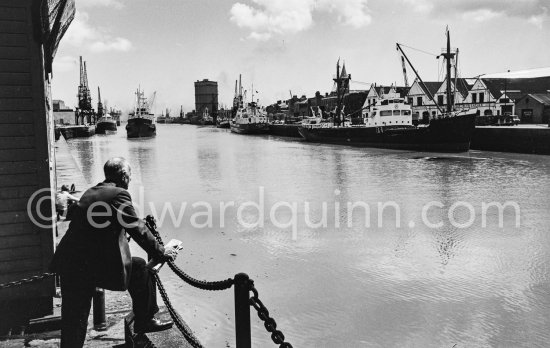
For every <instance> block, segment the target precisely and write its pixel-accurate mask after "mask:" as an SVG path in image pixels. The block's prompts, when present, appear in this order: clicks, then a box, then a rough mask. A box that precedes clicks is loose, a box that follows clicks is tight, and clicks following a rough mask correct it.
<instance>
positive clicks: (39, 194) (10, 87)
mask: <svg viewBox="0 0 550 348" xmlns="http://www.w3.org/2000/svg"><path fill="white" fill-rule="evenodd" d="M74 14H75V5H74V0H68V1H55V0H53V1H47V2H44V1H40V0H6V1H2V2H1V4H0V22H1V23H2V24H1V25H0V52H2V53H1V56H0V68H1V71H2V74H0V88H1V90H2V95H1V96H0V98H1V102H0V124H1V125H0V129H1V130H2V131H1V132H0V168H2V169H1V170H0V283H6V282H11V281H16V280H20V279H22V278H28V277H30V276H34V275H39V274H42V273H43V272H47V271H48V267H49V264H50V261H51V258H52V256H53V252H54V235H55V234H54V223H53V221H52V220H51V218H53V216H55V214H54V213H55V209H54V208H55V206H54V205H52V204H51V202H52V201H54V200H55V198H54V195H53V193H54V192H52V191H54V190H51V188H54V187H55V179H54V176H55V174H54V173H55V172H54V170H55V162H54V158H55V156H54V152H53V151H54V147H53V141H54V129H53V114H52V109H51V105H52V100H51V95H50V80H49V79H50V77H51V72H52V62H53V58H54V55H55V52H56V50H57V46H58V44H59V42H60V40H61V37H62V36H63V34H64V33H65V31H66V30H67V28H68V27H69V24H70V23H71V21H72V19H73V18H74ZM33 197H34V198H33ZM31 198H33V199H31ZM29 201H30V202H29ZM29 203H30V206H29V207H28V204H29ZM39 217H45V218H46V219H41V218H39ZM33 218H34V219H36V218H39V220H35V222H33ZM54 294H55V284H54V279H53V278H51V277H50V278H47V279H44V280H41V281H39V282H34V283H32V284H26V285H23V286H17V287H12V288H7V289H2V295H1V297H0V308H2V319H6V320H0V335H4V334H5V333H6V332H7V331H8V330H9V329H10V328H11V327H13V328H15V327H21V326H22V325H25V324H26V322H27V321H28V319H30V318H36V317H39V316H43V315H46V314H51V313H52V310H53V302H52V298H53V295H54Z"/></svg>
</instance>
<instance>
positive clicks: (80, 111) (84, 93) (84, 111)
mask: <svg viewBox="0 0 550 348" xmlns="http://www.w3.org/2000/svg"><path fill="white" fill-rule="evenodd" d="M100 102H101V100H100ZM95 122H96V114H95V111H94V109H93V107H92V95H91V93H90V88H89V87H88V72H87V69H86V62H85V61H83V60H82V56H80V85H79V86H78V108H77V110H76V112H75V123H76V124H84V123H88V124H94V123H95Z"/></svg>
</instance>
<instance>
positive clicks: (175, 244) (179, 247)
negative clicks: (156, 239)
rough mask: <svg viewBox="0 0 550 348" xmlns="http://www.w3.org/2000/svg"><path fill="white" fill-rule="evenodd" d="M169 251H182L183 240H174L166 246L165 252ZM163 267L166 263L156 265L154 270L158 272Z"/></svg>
mask: <svg viewBox="0 0 550 348" xmlns="http://www.w3.org/2000/svg"><path fill="white" fill-rule="evenodd" d="M169 249H173V250H176V251H180V250H182V249H183V242H182V241H181V240H177V239H172V240H170V241H169V242H168V243H167V244H166V245H164V250H169ZM162 265H164V262H162V263H158V264H156V265H154V266H153V269H154V270H155V271H158V270H159V269H160V268H161V267H162Z"/></svg>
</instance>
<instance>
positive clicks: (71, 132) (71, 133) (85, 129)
mask: <svg viewBox="0 0 550 348" xmlns="http://www.w3.org/2000/svg"><path fill="white" fill-rule="evenodd" d="M94 134H95V126H93V125H90V126H87V125H82V126H63V127H55V140H58V139H59V137H60V136H61V135H63V138H65V139H72V138H86V137H91V136H92V135H94Z"/></svg>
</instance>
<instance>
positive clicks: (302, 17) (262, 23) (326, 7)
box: [230, 0, 371, 41]
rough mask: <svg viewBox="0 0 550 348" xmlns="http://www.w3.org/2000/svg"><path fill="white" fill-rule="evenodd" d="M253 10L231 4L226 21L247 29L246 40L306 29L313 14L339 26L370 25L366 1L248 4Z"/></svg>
mask: <svg viewBox="0 0 550 348" xmlns="http://www.w3.org/2000/svg"><path fill="white" fill-rule="evenodd" d="M252 2H253V3H254V6H251V5H247V4H243V3H239V2H238V3H235V4H233V6H232V7H231V10H230V14H231V18H230V20H231V21H232V22H234V23H235V24H236V25H237V26H239V27H241V28H246V29H249V30H250V31H251V32H250V34H249V36H248V37H249V38H250V39H254V40H258V41H266V40H269V39H270V38H272V37H273V36H274V35H282V34H294V33H297V32H300V31H304V30H307V29H309V28H310V27H311V26H312V25H313V23H314V20H313V16H314V14H315V13H316V12H327V13H331V14H334V15H336V17H337V18H338V21H339V22H340V23H341V24H344V25H349V26H351V27H354V28H361V27H363V26H365V25H368V24H369V23H370V22H371V16H370V14H368V11H367V0H252Z"/></svg>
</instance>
